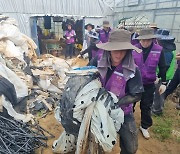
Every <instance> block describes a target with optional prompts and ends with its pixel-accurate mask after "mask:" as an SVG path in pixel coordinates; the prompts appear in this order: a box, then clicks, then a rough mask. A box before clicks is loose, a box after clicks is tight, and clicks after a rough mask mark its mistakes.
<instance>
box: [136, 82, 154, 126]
mask: <svg viewBox="0 0 180 154" xmlns="http://www.w3.org/2000/svg"><path fill="white" fill-rule="evenodd" d="M154 91H155V85H154V84H149V85H144V92H143V94H142V97H141V101H140V109H141V126H142V128H144V129H147V128H149V127H150V126H152V118H151V107H152V104H153V98H154ZM135 105H136V103H135V104H134V107H135Z"/></svg>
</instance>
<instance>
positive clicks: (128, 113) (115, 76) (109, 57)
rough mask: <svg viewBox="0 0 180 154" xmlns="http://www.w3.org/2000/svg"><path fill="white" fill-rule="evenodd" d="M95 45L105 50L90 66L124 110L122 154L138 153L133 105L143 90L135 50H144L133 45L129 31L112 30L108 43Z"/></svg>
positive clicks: (121, 130) (121, 134)
mask: <svg viewBox="0 0 180 154" xmlns="http://www.w3.org/2000/svg"><path fill="white" fill-rule="evenodd" d="M96 46H97V47H98V48H100V49H103V50H105V51H104V53H103V56H102V58H101V59H100V60H99V61H98V60H97V59H96V58H94V59H93V60H92V61H90V63H89V65H93V66H97V68H98V71H99V74H100V81H101V82H102V85H103V87H104V88H105V89H106V90H108V91H110V92H112V93H114V94H115V95H116V96H117V97H118V98H119V101H118V103H117V106H116V107H121V108H122V110H123V111H124V123H123V125H122V127H121V129H120V130H119V132H118V133H119V134H120V148H121V154H135V153H136V151H137V148H138V136H137V128H136V124H135V120H134V114H133V110H132V109H133V103H134V102H136V101H139V100H140V99H141V95H142V92H143V91H144V89H143V84H142V79H141V75H140V71H139V69H138V68H137V66H136V65H135V63H134V60H133V56H132V50H133V49H134V50H137V52H141V50H139V49H138V48H136V47H135V46H133V45H132V44H131V34H130V32H128V31H126V30H122V29H121V30H113V31H112V32H111V33H110V36H109V40H108V42H107V43H101V44H97V45H96ZM116 107H114V108H116Z"/></svg>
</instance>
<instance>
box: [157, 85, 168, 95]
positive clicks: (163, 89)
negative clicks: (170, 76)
mask: <svg viewBox="0 0 180 154" xmlns="http://www.w3.org/2000/svg"><path fill="white" fill-rule="evenodd" d="M165 90H166V86H165V85H163V84H162V85H161V86H160V87H159V94H160V95H161V94H163V93H164V92H165Z"/></svg>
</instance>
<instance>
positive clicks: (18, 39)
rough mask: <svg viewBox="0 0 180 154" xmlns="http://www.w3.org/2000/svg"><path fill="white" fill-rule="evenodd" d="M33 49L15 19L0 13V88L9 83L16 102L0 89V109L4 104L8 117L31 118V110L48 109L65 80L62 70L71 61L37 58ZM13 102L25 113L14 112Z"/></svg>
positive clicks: (51, 106)
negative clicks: (13, 91)
mask: <svg viewBox="0 0 180 154" xmlns="http://www.w3.org/2000/svg"><path fill="white" fill-rule="evenodd" d="M36 48H37V45H36V44H35V43H34V41H33V40H32V39H31V38H29V37H28V36H26V35H24V34H22V33H21V32H20V30H19V29H18V25H17V23H16V20H15V19H13V18H9V17H6V16H3V15H1V16H0V80H1V79H2V83H3V85H0V87H1V86H5V87H3V88H4V89H8V88H7V85H8V84H12V85H13V86H14V90H15V93H16V96H14V97H17V98H14V100H16V99H17V102H16V101H15V102H11V99H10V98H8V92H10V91H9V90H5V91H4V92H1V91H0V112H3V107H4V108H5V109H6V110H7V112H8V114H9V115H10V116H12V117H14V118H15V119H17V120H23V121H24V122H27V121H29V120H30V119H31V118H32V117H33V116H32V115H31V113H33V114H34V113H35V112H34V111H39V110H41V109H43V110H44V112H47V111H48V110H52V108H53V107H54V106H55V104H57V102H58V101H59V98H60V95H61V93H62V89H63V88H64V85H65V84H66V82H67V80H68V77H67V76H66V72H67V71H69V70H71V66H72V65H73V62H74V60H73V59H71V60H68V61H65V60H64V59H61V58H57V57H54V56H52V55H49V54H46V55H43V56H41V57H37V55H36ZM4 79H7V80H4ZM4 82H5V83H4ZM6 82H8V83H6ZM0 83H1V82H0ZM11 88H12V86H11ZM20 103H21V105H18V104H20ZM14 104H15V106H19V107H21V108H20V109H19V110H20V111H24V112H26V113H27V114H28V116H25V115H23V116H22V115H21V114H18V113H17V112H16V111H15V110H14V107H13V106H14ZM22 106H23V107H22ZM5 109H4V110H5Z"/></svg>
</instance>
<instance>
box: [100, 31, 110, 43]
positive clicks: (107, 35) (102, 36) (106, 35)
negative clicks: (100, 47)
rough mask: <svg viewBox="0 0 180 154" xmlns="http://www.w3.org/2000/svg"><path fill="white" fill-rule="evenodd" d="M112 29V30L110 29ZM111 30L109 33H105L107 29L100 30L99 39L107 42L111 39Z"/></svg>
mask: <svg viewBox="0 0 180 154" xmlns="http://www.w3.org/2000/svg"><path fill="white" fill-rule="evenodd" d="M110 31H111V30H110ZM110 31H109V32H108V34H106V33H105V31H104V30H103V29H102V30H100V32H99V39H100V41H101V42H102V43H106V42H107V41H108V39H109V33H110Z"/></svg>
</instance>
